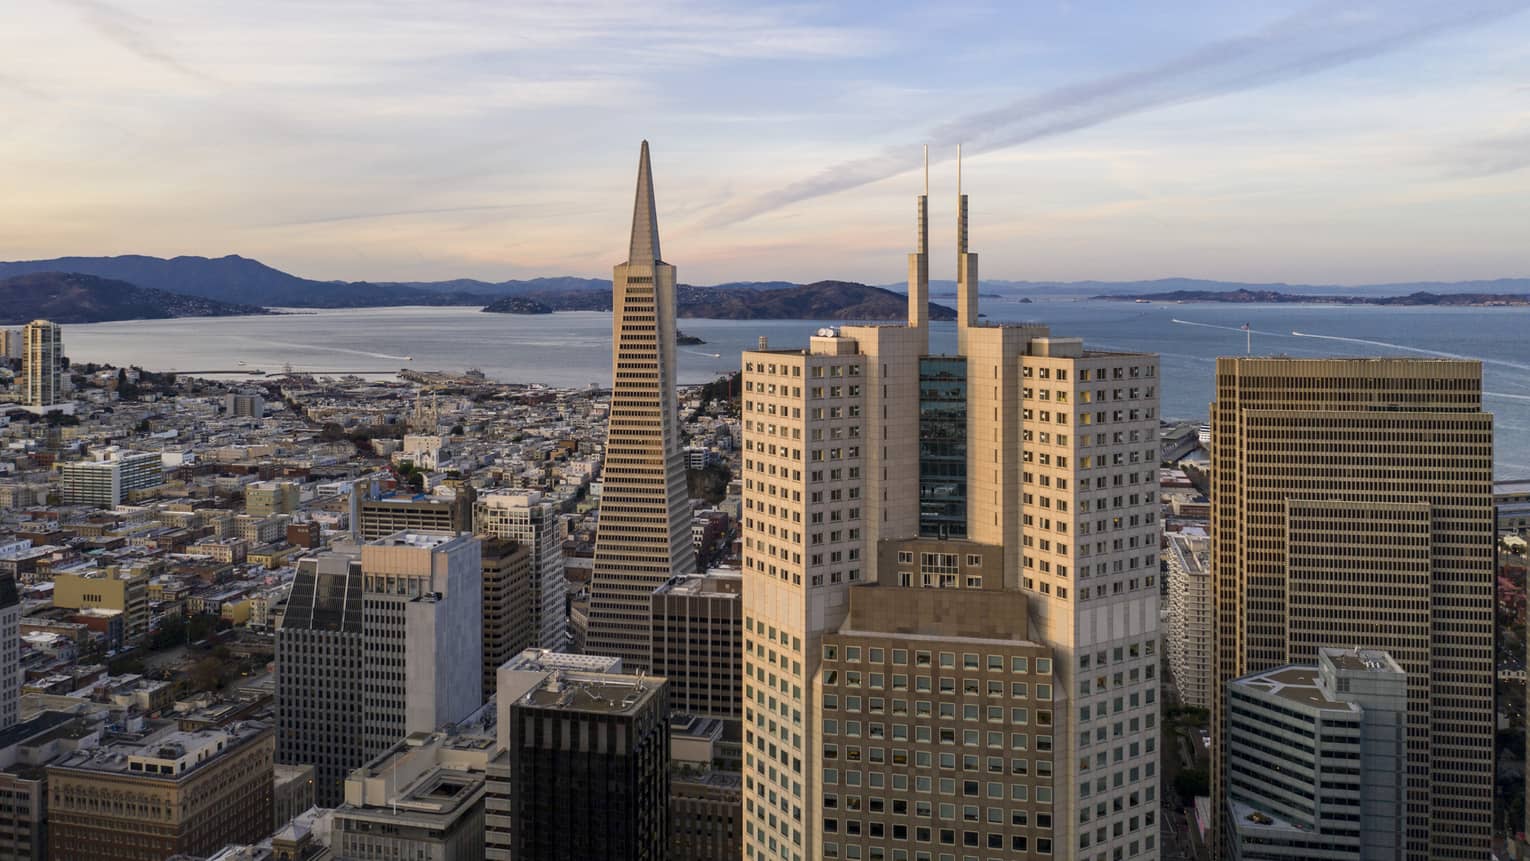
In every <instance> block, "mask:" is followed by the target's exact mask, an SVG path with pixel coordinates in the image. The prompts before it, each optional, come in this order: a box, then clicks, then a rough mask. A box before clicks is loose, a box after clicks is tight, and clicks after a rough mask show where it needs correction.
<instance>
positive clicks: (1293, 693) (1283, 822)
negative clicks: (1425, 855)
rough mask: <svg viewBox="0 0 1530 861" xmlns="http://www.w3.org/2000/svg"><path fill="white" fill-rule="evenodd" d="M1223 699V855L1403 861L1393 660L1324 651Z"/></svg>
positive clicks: (1252, 678)
mask: <svg viewBox="0 0 1530 861" xmlns="http://www.w3.org/2000/svg"><path fill="white" fill-rule="evenodd" d="M1225 696H1226V697H1227V725H1228V728H1229V734H1228V740H1227V774H1228V783H1227V799H1228V801H1227V804H1228V822H1229V823H1230V824H1231V826H1232V827H1231V828H1230V829H1229V836H1230V838H1231V839H1230V841H1229V842H1230V843H1231V847H1230V853H1229V854H1230V857H1232V858H1234V859H1238V861H1242V859H1256V858H1323V859H1333V861H1347V859H1354V861H1361V859H1364V861H1391V859H1395V858H1401V857H1402V853H1403V845H1402V841H1403V818H1404V816H1403V808H1404V801H1403V792H1404V785H1405V777H1406V771H1407V739H1406V738H1405V737H1404V723H1405V721H1406V718H1407V712H1408V680H1407V676H1406V674H1405V673H1403V671H1402V668H1401V667H1399V666H1398V665H1397V662H1396V661H1394V660H1392V657H1391V656H1390V655H1388V654H1387V653H1386V652H1377V651H1371V650H1367V649H1333V648H1321V649H1319V650H1318V659H1317V663H1316V665H1287V666H1284V667H1279V668H1277V669H1273V670H1266V671H1264V672H1260V673H1254V674H1253V675H1249V676H1244V677H1243V678H1241V679H1235V680H1233V681H1232V682H1230V683H1229V684H1228V685H1227V692H1226V694H1225ZM1314 850H1320V851H1316V852H1315V851H1314Z"/></svg>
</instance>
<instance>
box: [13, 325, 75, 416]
mask: <svg viewBox="0 0 1530 861" xmlns="http://www.w3.org/2000/svg"><path fill="white" fill-rule="evenodd" d="M22 332H23V334H22V338H23V340H24V341H25V343H24V344H23V345H22V354H21V372H22V373H23V374H25V375H26V378H27V388H26V405H27V406H29V407H51V406H53V405H55V404H58V403H62V402H63V400H64V394H63V392H64V389H63V379H62V378H63V364H64V336H63V332H62V330H61V329H59V326H58V324H57V323H51V322H49V321H47V320H33V321H32V322H30V323H28V324H27V325H26V326H25V327H24V328H23V330H22Z"/></svg>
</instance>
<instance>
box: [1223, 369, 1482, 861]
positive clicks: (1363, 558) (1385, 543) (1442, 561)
mask: <svg viewBox="0 0 1530 861" xmlns="http://www.w3.org/2000/svg"><path fill="white" fill-rule="evenodd" d="M1211 425H1212V444H1211V475H1212V484H1211V509H1212V511H1211V541H1212V544H1211V559H1212V590H1213V597H1212V600H1213V601H1214V602H1215V613H1216V639H1215V643H1214V647H1213V648H1214V659H1215V676H1214V678H1213V681H1214V683H1215V684H1216V685H1217V690H1218V691H1221V690H1222V689H1223V685H1225V684H1226V683H1227V682H1229V681H1231V680H1232V679H1235V678H1240V677H1242V676H1246V675H1249V674H1251V673H1258V672H1262V671H1266V670H1270V669H1274V668H1275V667H1279V666H1283V665H1285V664H1292V663H1304V664H1310V663H1312V662H1314V661H1315V660H1316V659H1317V657H1318V650H1319V649H1320V648H1322V647H1323V646H1327V645H1333V644H1341V645H1347V646H1360V647H1363V648H1368V649H1377V650H1383V651H1386V652H1388V653H1390V654H1391V656H1392V658H1393V659H1395V660H1396V661H1397V663H1398V664H1399V665H1400V666H1401V667H1402V669H1403V670H1404V671H1405V672H1406V673H1407V674H1408V748H1409V749H1408V793H1407V805H1408V807H1407V816H1408V821H1407V837H1406V850H1407V852H1406V857H1408V858H1410V859H1415V861H1423V859H1452V858H1485V857H1487V855H1488V852H1489V849H1490V847H1489V842H1490V837H1491V833H1492V824H1493V812H1492V811H1493V781H1492V774H1493V740H1494V736H1493V728H1494V723H1493V721H1494V709H1493V688H1494V664H1493V635H1494V619H1493V612H1494V605H1495V595H1494V571H1493V565H1494V549H1493V547H1494V540H1495V538H1496V535H1495V532H1494V520H1493V495H1492V478H1493V417H1492V416H1491V415H1489V414H1487V413H1484V412H1482V367H1481V365H1480V364H1479V363H1477V362H1467V361H1455V360H1441V359H1293V358H1224V359H1220V360H1218V362H1217V388H1216V400H1215V401H1214V402H1213V403H1212V405H1211ZM1213 703H1214V705H1215V708H1214V712H1213V721H1212V734H1213V745H1212V763H1213V768H1212V798H1213V799H1222V798H1224V797H1225V795H1226V782H1225V778H1226V775H1225V773H1224V766H1225V765H1226V759H1227V738H1226V720H1225V718H1226V715H1225V714H1224V713H1223V712H1224V708H1223V707H1222V697H1215V698H1214V699H1213ZM1224 816H1225V812H1224V813H1223V814H1221V815H1218V816H1215V817H1213V823H1214V825H1216V826H1217V827H1218V831H1219V835H1218V836H1216V837H1215V838H1214V839H1216V840H1218V841H1219V842H1220V844H1221V845H1223V846H1224V847H1225V846H1226V844H1227V837H1228V835H1227V834H1226V833H1225V832H1226V831H1227V828H1226V827H1225V825H1226V822H1225V819H1224ZM1214 845H1216V844H1214ZM1224 851H1225V850H1224Z"/></svg>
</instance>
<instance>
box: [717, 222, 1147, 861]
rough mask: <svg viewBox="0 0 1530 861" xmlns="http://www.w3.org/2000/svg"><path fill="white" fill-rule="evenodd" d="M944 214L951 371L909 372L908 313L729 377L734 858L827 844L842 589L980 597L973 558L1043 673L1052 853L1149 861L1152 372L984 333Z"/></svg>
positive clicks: (918, 351) (973, 267)
mask: <svg viewBox="0 0 1530 861" xmlns="http://www.w3.org/2000/svg"><path fill="white" fill-rule="evenodd" d="M958 205H959V208H958V220H957V228H958V229H957V237H958V250H959V255H958V261H959V263H958V287H959V302H958V305H959V313H958V319H957V332H958V338H957V341H958V345H959V347H958V351H957V354H956V355H954V356H931V355H924V351H925V349H926V347H925V344H927V342H928V337H927V333H926V332H925V331H924V326H923V325H922V320H923V318H922V316H921V315H920V314H919V313H918V309H917V303H915V302H912V301H911V305H910V315H909V316H910V320H909V324H908V325H904V326H846V327H844V328H842V329H840V330H838V331H835V330H832V329H831V330H826V331H823V332H821V333H820V334H819V335H817V336H815V337H813V338H812V339H811V340H810V343H809V346H808V349H806V350H760V351H750V352H746V353H745V354H744V357H743V363H744V379H743V397H744V412H743V424H744V428H743V432H744V472H743V483H744V509H743V521H744V523H743V538H744V541H743V543H744V580H745V583H744V636H745V653H744V663H745V671H744V683H745V690H744V711H745V715H744V718H745V764H744V793H745V811H744V815H745V841H746V844H745V858H746V859H750V861H753V859H759V858H770V859H777V858H779V859H786V861H793V859H802V858H813V857H817V856H818V854H819V852H820V849H821V847H822V846H823V845H826V842H827V841H826V837H825V835H824V834H823V833H822V830H821V828H822V823H823V822H824V812H823V805H824V803H825V802H827V801H828V800H829V796H830V795H835V794H837V793H833V792H830V790H829V788H828V786H825V785H824V783H823V777H824V775H826V774H827V773H828V771H829V768H830V767H829V766H827V765H825V763H824V761H823V759H822V753H823V751H822V742H823V738H822V733H823V732H824V730H823V722H822V720H821V718H822V717H823V715H822V714H820V713H819V709H818V705H817V703H816V701H815V700H814V694H813V690H814V684H815V679H818V677H819V671H820V668H821V667H820V663H821V660H822V657H821V656H822V647H823V643H824V637H825V636H827V635H830V634H834V633H835V632H839V633H841V634H843V633H845V632H846V629H845V628H844V627H843V625H844V624H845V613H846V611H847V609H848V607H849V605H850V600H849V595H848V593H849V592H850V591H852V589H851V585H852V584H855V583H859V582H865V581H875V582H877V583H879V584H881V585H882V586H919V587H927V588H932V589H941V588H945V589H967V588H981V585H980V584H981V583H982V582H984V581H982V580H981V579H973V577H972V576H969V575H968V574H967V573H966V572H965V570H964V562H965V560H967V559H968V558H969V557H973V558H979V559H981V558H987V557H986V556H985V554H998V555H997V556H996V557H994V558H996V559H999V560H1002V562H994V563H990V564H994V565H998V566H999V567H1000V568H1001V570H1002V572H1003V577H1002V581H1001V582H1002V584H1003V586H1002V588H1004V589H1008V590H1016V591H1019V592H1022V593H1024V596H1025V598H1026V599H1027V601H1026V613H1027V620H1026V621H1027V626H1026V627H1025V628H1024V629H1021V628H1020V627H1019V626H1017V627H1016V628H1015V630H1014V631H1013V632H1012V636H1013V637H1014V638H1016V639H1017V640H1018V639H1025V638H1028V639H1030V640H1033V641H1034V642H1035V643H1037V644H1039V645H1041V646H1044V647H1046V648H1047V649H1049V650H1050V651H1051V654H1052V657H1051V660H1052V661H1053V663H1052V672H1053V675H1054V677H1055V682H1054V683H1052V684H1051V688H1050V693H1051V696H1052V704H1051V708H1050V710H1049V711H1050V713H1051V715H1052V717H1053V721H1054V723H1053V727H1052V731H1051V732H1050V733H1049V734H1048V739H1047V742H1048V744H1050V745H1051V750H1050V751H1047V752H1048V753H1049V754H1050V756H1049V757H1048V758H1046V760H1045V761H1046V765H1045V768H1050V769H1052V770H1053V774H1054V776H1055V777H1054V780H1053V791H1052V796H1051V799H1050V802H1049V804H1050V808H1051V813H1050V814H1049V817H1050V818H1049V820H1048V821H1049V823H1050V824H1051V828H1052V836H1051V837H1050V838H1049V839H1050V840H1051V841H1052V843H1053V845H1054V846H1056V847H1061V849H1062V850H1064V851H1066V852H1067V853H1068V854H1069V855H1070V856H1071V857H1075V858H1081V859H1087V861H1095V859H1099V858H1106V859H1108V858H1112V857H1113V856H1115V855H1116V854H1117V853H1119V854H1120V855H1121V856H1122V857H1136V858H1149V859H1151V858H1154V857H1156V856H1157V854H1158V847H1157V825H1156V808H1157V782H1158V773H1157V760H1158V752H1157V733H1158V728H1157V720H1158V700H1157V665H1158V664H1157V662H1158V647H1159V643H1158V586H1157V571H1158V558H1157V545H1158V541H1157V532H1158V524H1157V507H1156V495H1157V494H1156V489H1157V472H1156V465H1157V427H1158V425H1157V406H1158V397H1157V390H1156V384H1157V372H1158V361H1157V358H1156V357H1155V356H1151V355H1143V354H1129V353H1117V352H1101V351H1094V350H1086V349H1084V345H1083V342H1082V341H1081V340H1079V339H1076V338H1056V337H1052V336H1051V335H1050V332H1049V330H1048V329H1047V328H1046V327H1045V326H1042V325H1039V324H1016V325H990V324H987V323H983V322H981V318H980V315H979V313H978V309H977V298H978V296H977V293H978V282H977V255H976V254H975V253H972V252H970V251H969V250H968V244H967V235H968V219H967V203H966V197H965V196H964V195H959V197H958ZM921 210H922V207H921ZM920 233H921V235H920V245H919V247H920V248H924V247H926V244H925V242H924V236H923V233H924V229H923V225H922V224H921V231H920ZM918 277H919V268H918V266H917V265H915V266H911V280H912V281H917V279H918ZM918 289H919V287H918V284H917V283H911V284H910V293H911V295H913V294H914V293H915V292H917V290H918ZM916 467H917V468H916ZM911 542H912V543H911ZM916 560H917V562H918V565H917V567H916V566H915V564H914V563H915V561H916ZM938 607H939V602H934V601H931V602H928V606H927V608H926V609H927V611H928V612H931V613H939V612H940V610H939V609H938ZM1022 631H1024V632H1025V633H1022ZM1032 756H1034V754H1033V755H1032ZM1038 767H1039V766H1038ZM986 815H987V814H986V812H985V816H986ZM963 839H966V838H965V834H964V837H963ZM885 846H886V847H889V848H891V847H893V846H894V844H893V843H887V844H885ZM929 851H931V852H935V853H938V852H939V851H940V850H939V849H938V846H937V847H932V849H931V850H929ZM1015 851H1016V850H1014V849H1013V847H1012V846H1011V847H1010V848H1009V849H1007V850H1006V852H1009V853H1013V852H1015ZM1026 851H1031V850H1026ZM1009 857H1014V856H1013V855H1010V856H1009Z"/></svg>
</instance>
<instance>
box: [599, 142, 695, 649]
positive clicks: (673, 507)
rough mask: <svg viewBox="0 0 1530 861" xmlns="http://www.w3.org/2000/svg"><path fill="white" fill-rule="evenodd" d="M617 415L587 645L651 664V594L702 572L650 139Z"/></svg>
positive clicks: (619, 269) (614, 337) (617, 350)
mask: <svg viewBox="0 0 1530 861" xmlns="http://www.w3.org/2000/svg"><path fill="white" fill-rule="evenodd" d="M611 280H612V290H613V296H612V303H613V308H614V312H613V314H612V317H611V326H612V332H611V341H612V344H611V349H612V362H611V364H612V383H611V415H610V421H609V424H608V429H607V432H606V449H605V469H604V472H603V473H602V481H603V483H604V486H603V489H602V491H601V497H600V515H599V517H600V520H599V524H598V531H597V532H596V537H595V568H594V571H593V573H592V575H591V578H590V622H589V634H588V636H587V638H586V651H588V652H589V653H590V654H596V655H612V656H615V657H619V658H621V659H622V663H623V665H624V666H626V667H627V669H628V670H629V671H633V670H638V669H645V668H647V667H648V665H649V657H648V615H649V599H650V596H651V595H652V594H653V591H654V590H655V589H657V588H659V587H660V586H662V585H664V584H665V583H666V582H667V581H668V580H669V578H670V577H672V576H674V575H675V574H689V573H691V572H693V571H695V570H696V557H695V550H694V548H693V547H692V544H691V508H690V496H689V493H688V491H687V489H686V481H685V455H684V452H683V451H682V450H681V448H680V432H679V427H678V425H679V416H678V415H677V414H676V413H677V411H678V409H679V405H678V403H677V402H676V398H675V267H674V266H672V265H670V264H668V263H665V262H664V260H663V257H661V256H660V253H659V222H658V215H657V210H656V209H655V206H654V198H653V171H652V169H651V168H650V166H649V162H648V142H647V141H643V149H642V153H641V155H640V157H639V160H638V181H637V198H636V202H635V203H634V206H633V213H632V242H631V244H630V246H629V249H628V252H627V262H626V263H622V264H618V265H617V266H616V268H615V270H614V271H613V273H612V277H611Z"/></svg>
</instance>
